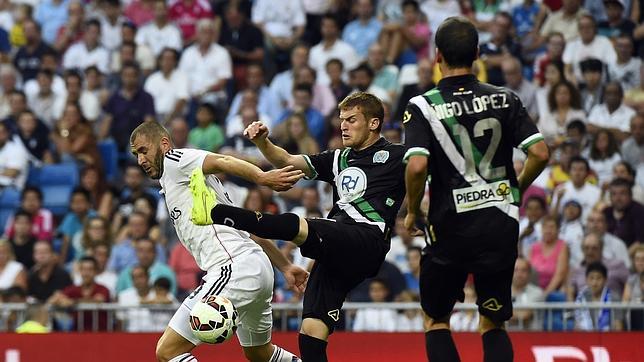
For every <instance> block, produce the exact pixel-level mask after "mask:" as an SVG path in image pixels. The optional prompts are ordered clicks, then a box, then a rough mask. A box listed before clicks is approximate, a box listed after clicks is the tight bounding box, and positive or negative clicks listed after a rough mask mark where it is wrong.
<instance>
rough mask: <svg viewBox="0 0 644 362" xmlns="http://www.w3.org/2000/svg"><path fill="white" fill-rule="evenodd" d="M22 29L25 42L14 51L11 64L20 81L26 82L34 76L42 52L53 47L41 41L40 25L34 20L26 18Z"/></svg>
mask: <svg viewBox="0 0 644 362" xmlns="http://www.w3.org/2000/svg"><path fill="white" fill-rule="evenodd" d="M48 1H53V0H48ZM24 30H25V40H26V43H25V45H24V46H22V47H20V48H19V49H18V51H17V52H16V55H15V56H14V57H13V64H14V65H15V66H16V69H18V71H19V72H20V75H21V76H22V81H23V82H26V81H28V80H30V79H34V78H36V74H37V73H38V70H39V69H40V63H41V58H42V56H43V54H45V53H48V52H52V51H53V49H51V48H50V47H49V46H48V45H47V44H45V43H44V42H43V41H42V38H41V36H40V34H41V33H40V26H39V25H38V24H37V23H36V22H35V21H33V20H26V21H25V22H24Z"/></svg>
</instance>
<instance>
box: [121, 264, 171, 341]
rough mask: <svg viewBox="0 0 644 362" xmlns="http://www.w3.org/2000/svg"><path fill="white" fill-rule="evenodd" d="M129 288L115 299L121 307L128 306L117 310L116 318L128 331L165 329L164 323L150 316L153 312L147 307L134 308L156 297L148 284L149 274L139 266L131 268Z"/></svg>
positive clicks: (157, 330)
mask: <svg viewBox="0 0 644 362" xmlns="http://www.w3.org/2000/svg"><path fill="white" fill-rule="evenodd" d="M131 273H132V282H133V285H132V287H131V288H128V289H125V290H124V291H122V292H120V293H118V296H117V300H118V304H119V306H121V307H129V308H128V309H127V310H126V311H122V312H118V313H117V314H116V315H117V318H118V319H119V320H120V321H121V322H122V323H123V324H124V326H125V328H124V330H126V331H128V332H159V331H162V330H164V329H165V327H166V325H167V321H166V323H164V324H159V325H158V324H157V323H155V320H154V319H153V318H152V315H153V312H152V311H151V310H149V309H148V308H145V307H143V308H135V307H139V306H142V305H145V304H156V303H154V302H155V300H156V299H157V298H156V297H157V296H156V293H155V290H154V289H153V288H152V286H151V285H150V275H149V273H148V271H147V270H146V269H145V268H144V267H141V266H135V267H133V268H132V272H131Z"/></svg>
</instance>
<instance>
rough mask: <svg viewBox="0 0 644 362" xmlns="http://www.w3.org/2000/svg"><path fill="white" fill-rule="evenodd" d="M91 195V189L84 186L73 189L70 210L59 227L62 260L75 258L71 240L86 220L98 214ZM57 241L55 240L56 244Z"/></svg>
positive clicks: (63, 261)
mask: <svg viewBox="0 0 644 362" xmlns="http://www.w3.org/2000/svg"><path fill="white" fill-rule="evenodd" d="M90 198H91V196H90V194H89V191H87V190H85V189H84V188H81V187H77V188H75V189H74V190H73V191H72V194H71V197H70V201H69V209H70V210H69V212H68V213H67V214H66V215H65V217H64V218H63V221H62V222H61V223H60V225H59V226H58V229H57V233H58V234H59V235H60V238H61V239H60V240H59V242H60V247H59V250H58V251H59V258H60V260H59V261H60V262H61V264H62V263H66V262H68V261H70V260H72V258H73V256H74V255H73V249H71V248H70V247H71V241H72V238H73V237H74V235H75V234H76V233H77V232H79V231H81V230H83V224H84V223H85V221H86V220H87V219H88V218H90V217H92V216H95V215H96V211H94V210H92V209H91V206H92V204H91V200H90ZM56 244H57V241H54V245H56Z"/></svg>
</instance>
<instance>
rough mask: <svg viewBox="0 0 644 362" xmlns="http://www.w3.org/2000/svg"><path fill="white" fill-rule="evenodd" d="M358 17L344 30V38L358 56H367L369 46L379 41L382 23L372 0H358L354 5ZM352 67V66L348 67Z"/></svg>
mask: <svg viewBox="0 0 644 362" xmlns="http://www.w3.org/2000/svg"><path fill="white" fill-rule="evenodd" d="M354 9H355V13H356V19H355V20H353V21H351V22H349V23H348V24H347V25H346V26H345V27H344V30H343V31H342V40H344V41H345V42H347V43H348V44H351V45H352V46H353V48H354V49H355V51H356V52H357V53H358V56H360V57H361V58H363V59H364V58H366V57H367V52H368V50H369V47H370V46H371V45H372V44H373V43H375V42H377V41H378V37H379V36H380V30H381V29H382V23H380V21H379V20H378V19H376V17H375V16H374V14H373V2H372V1H371V0H357V1H356V2H355V5H354ZM348 68H349V69H351V67H348Z"/></svg>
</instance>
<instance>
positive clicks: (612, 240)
mask: <svg viewBox="0 0 644 362" xmlns="http://www.w3.org/2000/svg"><path fill="white" fill-rule="evenodd" d="M606 230H607V224H606V216H604V213H603V212H602V211H601V210H593V211H592V212H591V213H590V215H589V216H588V221H587V225H586V232H587V233H593V234H596V235H597V236H599V237H600V239H601V240H602V258H603V259H604V260H608V259H615V260H619V261H620V262H622V263H624V265H626V267H627V268H630V267H631V259H630V256H629V255H628V249H627V248H626V243H624V241H623V240H622V239H620V238H618V237H617V236H615V235H613V234H611V233H609V232H607V231H606ZM582 241H583V239H582V240H578V241H577V242H576V243H575V244H573V245H570V249H571V254H570V264H571V265H579V263H581V261H582V260H583V257H584V256H583V253H582V248H581V242H582Z"/></svg>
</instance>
